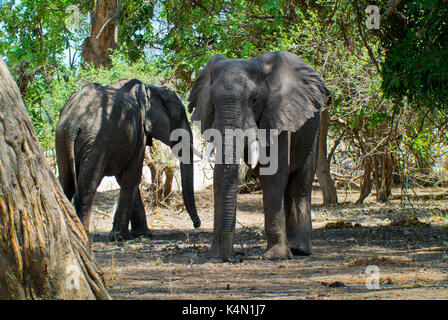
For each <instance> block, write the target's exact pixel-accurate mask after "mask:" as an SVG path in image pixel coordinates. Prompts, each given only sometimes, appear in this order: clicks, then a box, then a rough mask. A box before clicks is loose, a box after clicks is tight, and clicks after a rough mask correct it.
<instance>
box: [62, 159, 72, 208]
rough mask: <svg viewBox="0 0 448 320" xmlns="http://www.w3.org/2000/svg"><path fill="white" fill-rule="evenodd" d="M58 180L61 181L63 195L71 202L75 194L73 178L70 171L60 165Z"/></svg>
mask: <svg viewBox="0 0 448 320" xmlns="http://www.w3.org/2000/svg"><path fill="white" fill-rule="evenodd" d="M59 182H60V183H61V186H62V190H64V194H65V196H66V197H67V199H68V201H70V202H71V201H72V199H73V196H74V195H75V180H74V178H73V174H72V173H71V171H70V170H67V168H62V167H61V168H60V172H59Z"/></svg>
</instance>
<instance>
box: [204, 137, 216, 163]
mask: <svg viewBox="0 0 448 320" xmlns="http://www.w3.org/2000/svg"><path fill="white" fill-rule="evenodd" d="M214 149H215V145H214V144H213V143H212V142H209V143H208V145H207V148H206V149H205V152H204V155H203V156H202V160H203V161H204V162H206V161H208V160H209V159H210V156H211V155H212V152H213V150H214Z"/></svg>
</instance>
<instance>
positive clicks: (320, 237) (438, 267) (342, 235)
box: [91, 189, 448, 299]
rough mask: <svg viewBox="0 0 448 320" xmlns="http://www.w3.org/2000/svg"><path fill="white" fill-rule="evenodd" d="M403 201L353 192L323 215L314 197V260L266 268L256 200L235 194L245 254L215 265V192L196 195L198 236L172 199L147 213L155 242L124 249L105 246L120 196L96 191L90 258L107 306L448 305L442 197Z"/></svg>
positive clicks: (447, 206) (447, 225)
mask: <svg viewBox="0 0 448 320" xmlns="http://www.w3.org/2000/svg"><path fill="white" fill-rule="evenodd" d="M417 194H418V198H416V196H417ZM399 195H400V190H394V196H393V200H392V201H391V202H390V203H388V204H384V205H383V204H378V203H375V202H374V201H373V200H374V196H370V197H369V198H367V200H366V203H365V204H364V205H355V204H353V202H354V201H355V200H356V197H357V194H356V193H354V194H350V193H345V192H341V193H339V200H340V202H343V203H341V204H340V205H338V206H335V207H324V206H322V198H321V196H320V192H319V191H314V192H313V212H312V213H313V254H312V255H311V256H308V257H295V258H294V259H293V260H288V261H265V260H262V259H261V258H260V255H261V254H262V253H263V251H264V249H265V246H266V241H265V238H264V231H263V230H264V223H263V221H264V217H263V214H262V195H261V193H260V192H255V193H252V194H240V195H239V196H238V212H237V227H236V241H235V248H236V249H239V250H243V251H244V253H245V256H244V259H243V261H241V262H238V263H221V262H219V261H214V260H212V259H210V258H209V257H208V249H209V246H210V243H211V238H212V232H213V198H212V197H213V196H212V191H211V189H206V190H203V191H199V192H196V202H197V207H198V212H199V215H200V217H201V219H202V226H201V228H200V229H198V230H194V229H193V227H192V223H191V221H190V220H189V217H188V215H187V213H186V212H185V210H184V209H183V206H182V201H181V200H180V199H179V198H175V199H174V200H172V204H171V205H170V206H169V207H168V208H152V207H151V206H149V205H148V206H147V208H146V210H147V219H148V225H149V227H150V229H151V230H152V232H153V238H152V239H144V238H140V239H135V240H131V241H126V242H121V243H111V242H108V241H107V236H108V233H109V231H110V229H111V227H112V219H113V206H114V200H115V198H116V197H117V196H118V191H117V190H114V191H108V192H103V193H100V192H98V193H97V194H96V198H95V203H94V208H93V214H92V224H91V231H92V235H91V236H92V241H93V250H94V253H95V257H96V260H97V261H98V263H99V264H100V266H101V267H102V269H103V271H104V279H105V281H106V285H107V287H108V290H109V293H110V295H111V296H112V298H113V299H448V214H447V212H448V201H447V199H448V190H441V189H438V190H434V189H433V190H428V189H424V190H419V191H418V192H417V193H416V194H415V193H412V192H411V195H412V196H413V197H412V199H409V200H406V201H403V200H400V199H398V198H400V197H399ZM177 197H179V196H177ZM335 222H336V223H335ZM366 284H367V285H366Z"/></svg>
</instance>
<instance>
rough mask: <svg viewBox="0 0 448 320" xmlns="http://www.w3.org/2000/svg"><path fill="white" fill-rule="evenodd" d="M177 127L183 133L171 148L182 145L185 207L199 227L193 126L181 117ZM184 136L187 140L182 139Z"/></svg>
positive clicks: (181, 171)
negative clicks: (195, 187) (195, 195)
mask: <svg viewBox="0 0 448 320" xmlns="http://www.w3.org/2000/svg"><path fill="white" fill-rule="evenodd" d="M176 128H177V129H180V130H181V131H182V135H181V137H179V139H178V140H176V141H171V148H172V149H173V147H175V146H177V145H178V144H179V145H180V146H181V149H180V150H179V151H180V153H179V156H180V157H181V159H180V160H181V161H180V176H181V187H182V197H183V199H184V205H185V209H186V210H187V212H188V215H189V216H190V219H191V221H192V222H193V226H194V227H195V228H199V227H200V226H201V219H199V216H198V212H197V210H196V203H195V200H194V168H193V166H194V164H193V133H192V132H191V128H190V126H189V124H188V120H187V118H186V117H184V118H183V119H181V124H180V125H179V126H176ZM184 138H185V140H186V141H183V140H182V139H184ZM187 150H188V151H187ZM184 151H187V152H188V154H187V155H186V157H185V158H184V157H182V153H183V152H184Z"/></svg>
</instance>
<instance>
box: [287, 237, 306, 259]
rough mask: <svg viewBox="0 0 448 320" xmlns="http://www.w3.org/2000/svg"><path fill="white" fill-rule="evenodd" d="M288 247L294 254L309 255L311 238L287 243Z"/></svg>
mask: <svg viewBox="0 0 448 320" xmlns="http://www.w3.org/2000/svg"><path fill="white" fill-rule="evenodd" d="M289 249H290V250H291V252H292V254H293V255H295V256H309V255H311V240H302V241H297V240H296V241H295V242H293V243H292V244H290V245H289Z"/></svg>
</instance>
